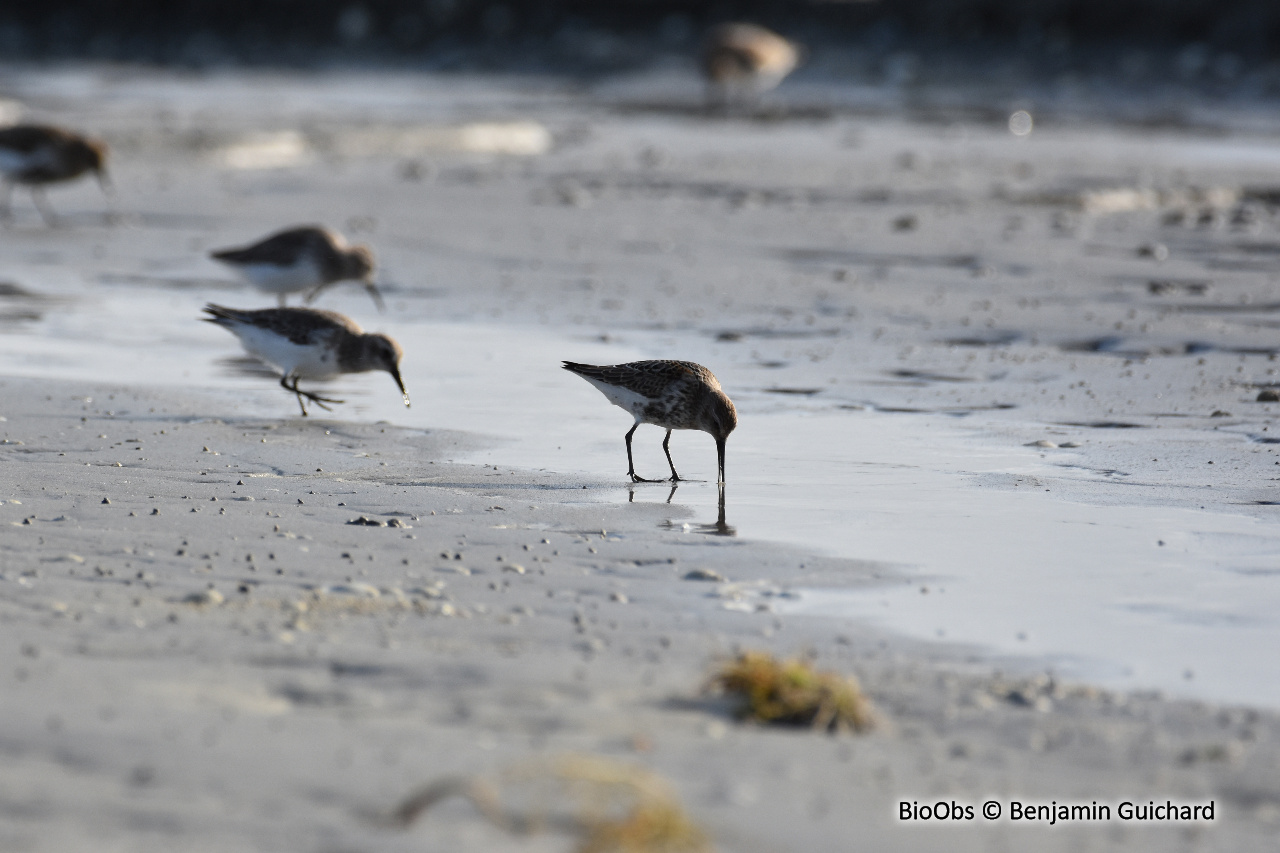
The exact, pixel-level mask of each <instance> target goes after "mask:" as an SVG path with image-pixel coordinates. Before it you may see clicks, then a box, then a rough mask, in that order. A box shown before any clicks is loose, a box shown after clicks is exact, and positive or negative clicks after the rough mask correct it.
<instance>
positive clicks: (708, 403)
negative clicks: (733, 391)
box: [564, 360, 738, 483]
mask: <svg viewBox="0 0 1280 853" xmlns="http://www.w3.org/2000/svg"><path fill="white" fill-rule="evenodd" d="M564 369H565V370H568V371H571V372H573V373H576V374H577V375H579V376H581V377H582V378H583V379H585V380H587V381H588V382H590V383H591V384H592V385H594V386H596V387H597V388H599V389H600V391H601V392H602V393H603V394H604V395H605V397H607V398H608V399H609V402H610V403H613V404H614V405H615V406H618V407H619V408H622V409H625V410H626V411H627V412H629V413H630V414H631V416H632V417H634V418H635V419H636V422H635V424H633V425H632V427H631V429H630V430H629V431H628V432H627V436H626V441H627V476H628V477H630V478H631V481H632V482H634V483H653V482H659V481H656V480H646V479H645V478H643V477H641V476H639V475H638V474H636V466H635V463H634V462H633V461H632V458H631V436H632V435H634V434H635V431H636V428H637V427H639V426H640V424H655V425H656V426H660V427H663V428H664V429H666V431H667V435H666V438H664V439H663V440H662V450H663V452H665V453H666V454H667V464H668V465H670V466H671V482H678V481H679V480H680V475H679V474H677V473H676V466H675V463H674V462H672V461H671V448H670V442H671V431H672V430H676V429H697V430H702V431H703V432H706V433H710V434H711V437H712V438H714V439H715V440H716V453H717V456H718V458H719V462H720V475H719V482H721V483H723V482H724V445H725V440H726V439H728V437H729V433H731V432H733V430H734V427H736V426H737V425H738V411H737V409H735V408H734V407H733V402H732V401H731V400H730V399H729V398H728V397H727V396H725V393H724V391H723V390H722V389H721V388H720V382H719V381H718V380H717V379H716V377H715V375H714V374H712V372H711V371H710V370H707V368H705V367H703V366H702V365H701V364H694V363H693V362H691V361H669V360H661V361H633V362H630V363H628V364H615V365H610V366H596V365H592V364H577V363H575V362H572V361H566V362H565V363H564Z"/></svg>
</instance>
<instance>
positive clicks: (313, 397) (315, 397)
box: [298, 391, 346, 412]
mask: <svg viewBox="0 0 1280 853" xmlns="http://www.w3.org/2000/svg"><path fill="white" fill-rule="evenodd" d="M298 393H299V394H301V395H302V396H304V397H306V398H307V399H308V400H310V401H311V402H313V403H315V404H316V405H317V406H319V407H320V408H322V409H324V410H325V411H326V412H332V411H333V409H331V408H329V407H328V406H326V405H325V403H333V404H335V405H339V404H342V403H345V402H346V400H335V399H334V398H332V397H321V396H320V395H319V394H312V393H311V392H309V391H299V392H298Z"/></svg>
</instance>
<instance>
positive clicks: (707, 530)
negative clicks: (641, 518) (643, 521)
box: [627, 483, 738, 536]
mask: <svg viewBox="0 0 1280 853" xmlns="http://www.w3.org/2000/svg"><path fill="white" fill-rule="evenodd" d="M678 488H680V484H679V483H672V484H671V491H670V492H668V493H667V499H666V501H664V503H671V499H672V498H674V497H675V496H676V489H678ZM717 488H718V489H719V492H720V494H719V500H718V501H717V503H716V507H717V510H718V514H717V515H716V520H715V521H714V522H712V523H710V524H684V525H677V524H675V522H672V521H669V520H668V521H665V522H663V524H662V526H663V527H672V528H674V527H677V526H679V527H683V528H684V529H686V530H692V531H695V532H697V533H704V534H706V535H708V536H737V535H738V529H737V528H736V527H733V526H732V525H730V524H729V523H728V522H726V521H725V520H724V483H718V484H717ZM635 500H636V490H635V489H629V490H628V493H627V503H635Z"/></svg>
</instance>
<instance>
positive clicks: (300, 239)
mask: <svg viewBox="0 0 1280 853" xmlns="http://www.w3.org/2000/svg"><path fill="white" fill-rule="evenodd" d="M209 256H210V257H211V258H213V259H214V260H218V261H222V262H223V263H224V264H226V265H227V266H229V267H231V268H232V269H234V270H235V271H236V272H238V273H240V275H242V276H244V278H245V279H247V280H248V281H249V283H250V284H252V285H253V286H254V287H256V288H258V290H261V291H263V292H265V293H274V294H276V296H277V297H278V298H279V300H280V307H281V308H283V307H284V304H285V296H286V295H287V294H290V293H297V292H299V291H303V290H305V291H308V293H307V294H306V296H305V297H304V299H305V301H306V302H308V303H309V302H311V301H312V300H313V299H315V298H316V296H317V295H319V293H320V291H322V290H324V289H325V288H326V287H328V286H329V285H331V284H334V283H336V282H339V281H348V280H352V281H359V282H361V283H362V284H363V285H364V289H365V290H367V291H369V295H370V296H371V297H373V302H374V304H375V305H377V306H378V310H379V311H381V310H382V307H383V306H382V294H380V293H379V292H378V287H377V285H375V284H374V283H373V278H372V276H373V252H371V251H370V250H369V247H368V246H349V245H347V241H346V240H344V239H343V237H342V235H341V234H338V233H336V232H334V231H330V230H329V229H328V228H321V227H320V226H318V225H304V226H302V227H299V228H289V229H287V230H285V231H280V232H278V233H276V234H272V235H271V236H270V237H267V238H265V239H263V240H260V241H259V242H257V243H254V244H253V245H252V246H243V247H241V248H238V249H220V250H218V251H216V252H210V253H209Z"/></svg>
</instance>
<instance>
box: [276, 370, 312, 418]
mask: <svg viewBox="0 0 1280 853" xmlns="http://www.w3.org/2000/svg"><path fill="white" fill-rule="evenodd" d="M280 387H281V388H283V389H284V390H286V391H292V392H293V393H294V394H296V395H297V396H298V407H299V408H300V409H302V416H303V417H304V418H305V417H306V416H307V406H306V404H305V403H303V402H302V392H301V391H299V390H298V380H296V379H295V380H293V385H290V384H289V377H288V376H281V377H280Z"/></svg>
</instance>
